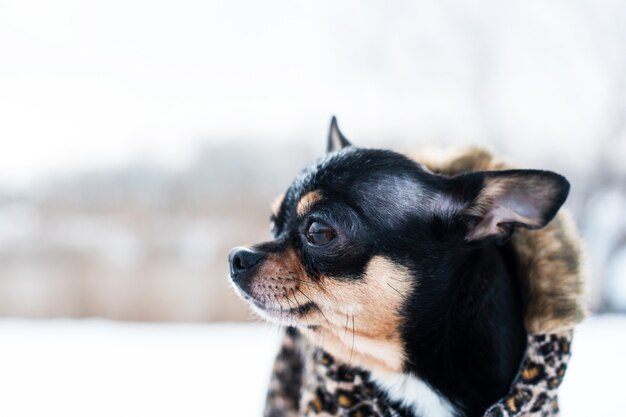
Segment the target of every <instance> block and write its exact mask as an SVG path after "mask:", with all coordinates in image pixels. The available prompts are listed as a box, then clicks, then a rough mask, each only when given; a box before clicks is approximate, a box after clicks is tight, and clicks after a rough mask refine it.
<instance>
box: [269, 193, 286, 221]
mask: <svg viewBox="0 0 626 417" xmlns="http://www.w3.org/2000/svg"><path fill="white" fill-rule="evenodd" d="M284 199H285V193H282V194H279V195H278V196H277V197H276V198H275V199H274V202H273V203H272V205H271V208H272V214H273V215H274V216H278V211H279V210H280V206H281V205H282V204H283V200H284Z"/></svg>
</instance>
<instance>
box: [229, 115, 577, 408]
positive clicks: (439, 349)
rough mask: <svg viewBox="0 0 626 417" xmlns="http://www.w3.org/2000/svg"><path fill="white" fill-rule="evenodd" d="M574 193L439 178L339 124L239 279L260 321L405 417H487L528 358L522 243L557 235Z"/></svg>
mask: <svg viewBox="0 0 626 417" xmlns="http://www.w3.org/2000/svg"><path fill="white" fill-rule="evenodd" d="M568 190H569V184H568V182H567V181H566V180H565V178H563V177H562V176H560V175H558V174H555V173H553V172H549V171H538V170H502V171H479V172H469V173H464V174H460V175H452V176H447V175H441V174H435V173H433V172H431V171H430V170H429V169H427V168H425V167H424V166H422V165H420V163H418V162H416V161H415V160H412V159H409V158H407V157H405V156H403V155H401V154H398V153H395V152H391V151H387V150H377V149H362V148H358V147H354V146H351V145H350V143H349V142H348V141H347V140H346V139H345V137H344V136H343V135H342V134H341V132H340V131H339V129H338V127H337V124H336V121H335V119H333V121H332V123H331V130H330V134H329V146H328V154H327V155H326V157H324V158H322V159H321V160H319V161H318V162H316V163H315V164H313V165H312V166H310V167H308V168H306V169H305V170H303V171H302V172H301V173H300V175H299V176H298V177H297V178H296V179H295V180H294V182H293V183H292V185H291V186H290V187H289V189H288V190H287V192H286V193H285V194H284V196H282V197H280V198H279V199H278V200H277V202H276V203H275V205H274V207H273V214H272V228H273V230H272V233H273V235H274V239H273V240H272V241H270V242H266V243H261V244H258V245H255V246H252V247H246V248H243V247H241V248H236V249H234V250H233V251H232V252H231V254H230V257H229V261H230V274H231V279H232V281H233V282H234V284H235V287H236V289H237V290H238V292H239V294H240V295H241V296H242V297H243V298H245V299H246V300H247V301H248V302H249V303H250V305H251V306H252V307H253V309H254V310H255V311H256V312H258V314H259V315H261V316H262V317H264V318H266V319H268V320H270V321H273V322H277V323H280V324H284V325H288V326H290V328H291V332H292V333H294V334H295V333H297V334H304V335H305V336H306V338H307V339H308V340H309V341H310V343H312V344H313V345H317V346H319V347H321V348H322V349H323V350H324V351H325V352H327V353H328V354H329V356H330V357H333V358H335V359H336V360H337V361H340V362H342V363H346V364H350V366H351V367H354V368H357V369H363V370H365V371H367V375H368V376H369V378H371V382H372V384H373V385H374V386H375V389H376V390H378V391H379V392H381V393H383V395H384V397H385V398H387V399H388V401H390V402H395V403H397V404H399V407H400V408H399V409H400V410H404V411H403V412H402V415H415V416H424V417H429V416H480V415H482V414H483V413H484V412H485V410H486V409H487V407H488V406H489V405H491V404H493V403H495V402H496V401H497V400H498V399H500V398H502V397H503V396H504V395H505V394H506V393H507V391H508V389H509V387H510V384H511V381H512V380H513V378H514V377H515V375H516V372H517V371H518V368H519V366H520V362H521V361H522V357H523V355H524V351H525V348H526V341H527V338H526V330H525V327H524V320H523V312H522V299H521V295H520V289H519V285H520V284H519V279H518V278H519V277H518V276H517V274H518V268H517V264H516V262H517V261H516V256H515V254H514V253H513V251H512V249H511V245H510V243H509V238H510V237H511V235H512V234H513V233H514V231H515V229H516V228H527V229H538V228H542V227H544V226H545V225H546V224H547V223H548V222H550V220H551V219H552V218H553V217H554V216H555V214H556V213H557V211H558V210H559V208H560V207H561V205H562V204H563V203H564V201H565V199H566V197H567V194H568ZM302 413H303V414H304V413H305V411H304V410H302Z"/></svg>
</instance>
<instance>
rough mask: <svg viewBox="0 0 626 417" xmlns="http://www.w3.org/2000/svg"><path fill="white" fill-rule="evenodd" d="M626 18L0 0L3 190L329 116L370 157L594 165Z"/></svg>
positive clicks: (516, 10)
mask: <svg viewBox="0 0 626 417" xmlns="http://www.w3.org/2000/svg"><path fill="white" fill-rule="evenodd" d="M472 6H474V7H472ZM624 21H626V3H625V2H623V1H620V0H606V1H595V0H594V1H591V0H588V1H578V2H575V3H573V2H570V1H565V0H562V1H556V2H550V3H548V4H546V3H545V2H543V1H538V0H535V1H523V2H505V3H503V2H501V1H495V0H494V1H487V2H482V5H481V6H480V7H478V6H477V5H475V4H473V3H468V2H462V1H450V0H448V1H434V0H433V1H425V2H415V1H397V2H384V1H378V2H377V1H360V0H351V1H341V2H337V1H315V2H313V1H294V0H269V1H262V2H260V1H252V0H231V1H170V2H162V1H161V2H159V1H147V0H125V1H110V0H107V1H97V0H81V1H71V0H57V1H54V2H50V1H45V0H42V1H31V0H15V1H6V0H0V144H1V150H0V186H1V185H4V186H7V185H8V186H16V185H22V184H28V183H29V182H30V181H33V180H39V179H41V178H45V177H46V176H49V175H58V174H59V173H61V174H62V173H66V172H73V171H76V170H79V169H84V168H88V167H102V166H104V167H106V166H116V165H120V164H125V163H127V162H128V161H136V160H149V161H156V162H159V163H163V164H166V165H174V166H176V165H180V164H182V163H184V162H185V161H186V160H187V159H188V158H189V157H190V154H191V153H192V152H193V151H194V149H196V146H197V144H198V143H200V142H203V141H227V140H244V141H260V140H277V141H298V140H302V141H313V140H319V141H321V140H323V137H324V136H325V134H326V133H325V131H326V128H327V123H328V120H329V117H330V115H331V114H337V115H338V116H339V118H340V123H341V124H342V126H343V127H344V130H345V131H346V133H347V134H348V135H349V136H351V137H352V139H353V141H354V142H357V143H359V144H363V145H367V146H379V147H384V146H386V145H387V144H389V143H391V142H393V141H394V140H395V141H397V142H399V143H400V144H401V145H406V146H410V145H412V144H414V143H418V142H420V143H421V142H427V141H428V142H434V143H450V142H455V143H469V142H480V143H488V144H496V146H497V147H499V148H503V150H504V151H506V152H508V153H510V154H513V156H514V157H516V158H519V159H521V160H522V161H534V160H535V159H537V158H539V159H541V157H542V156H544V155H555V154H558V155H560V157H561V158H563V159H566V160H570V161H571V162H572V163H577V164H582V165H584V164H585V160H588V159H589V158H590V157H593V155H595V154H596V153H597V152H598V143H599V142H601V141H602V140H603V138H605V137H607V135H610V134H615V132H613V130H614V129H615V127H614V125H615V118H616V117H618V116H616V114H618V113H619V111H620V108H619V104H620V103H621V104H626V102H624V100H623V98H624V94H623V92H624V90H626V88H625V87H626V78H625V76H624V74H626V65H625V62H626V60H625V59H624V58H625V56H624V54H625V53H624V51H626V30H625V29H624V24H623V22H624ZM622 110H623V108H622ZM612 129H613V130H612ZM618 134H622V135H623V132H622V133H618ZM623 142H626V140H624V141H623ZM574 145H575V146H574ZM624 152H625V154H626V149H624Z"/></svg>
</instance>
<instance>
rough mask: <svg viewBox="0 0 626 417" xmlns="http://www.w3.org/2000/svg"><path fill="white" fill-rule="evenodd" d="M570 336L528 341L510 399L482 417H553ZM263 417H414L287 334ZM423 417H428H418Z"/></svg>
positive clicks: (367, 381) (363, 375)
mask: <svg viewBox="0 0 626 417" xmlns="http://www.w3.org/2000/svg"><path fill="white" fill-rule="evenodd" d="M571 341H572V331H571V330H566V331H562V332H559V333H553V334H545V335H529V336H528V344H527V349H526V354H525V356H524V359H523V361H522V364H521V366H520V369H519V371H518V373H517V376H516V377H515V379H514V380H513V383H512V384H511V388H510V390H509V393H508V394H507V395H506V396H505V397H504V398H502V399H501V400H500V401H498V402H497V403H495V404H493V405H492V406H491V407H489V409H487V410H486V412H485V414H484V417H521V416H524V417H544V416H557V415H558V414H559V406H558V400H557V394H558V387H559V385H560V384H561V381H562V379H563V376H564V375H565V370H566V367H567V362H568V360H569V358H570V344H571ZM264 415H265V417H304V416H306V417H322V416H324V417H330V416H336V417H369V416H374V417H378V416H380V417H383V416H384V417H413V416H414V414H413V413H412V412H411V411H410V410H409V409H407V408H406V407H403V406H402V405H401V404H399V403H396V402H393V401H389V400H388V399H387V397H386V396H385V394H384V393H383V392H382V391H381V390H380V389H379V388H378V387H377V386H376V383H375V382H373V381H372V379H371V378H370V374H369V372H367V371H365V370H362V369H359V368H352V367H350V366H348V365H346V364H343V363H339V362H338V361H336V360H335V359H333V357H331V356H330V355H329V354H328V353H326V352H324V351H322V350H321V349H319V348H315V347H313V346H311V345H309V344H308V342H307V341H306V339H305V338H304V337H302V336H301V335H300V334H299V333H298V331H297V330H296V329H294V328H289V329H287V332H286V335H285V338H284V340H283V344H282V347H281V349H280V351H279V354H278V356H277V358H276V362H275V363H274V369H273V373H272V379H271V382H270V389H269V393H268V397H267V402H266V408H265V413H264ZM423 417H428V416H423Z"/></svg>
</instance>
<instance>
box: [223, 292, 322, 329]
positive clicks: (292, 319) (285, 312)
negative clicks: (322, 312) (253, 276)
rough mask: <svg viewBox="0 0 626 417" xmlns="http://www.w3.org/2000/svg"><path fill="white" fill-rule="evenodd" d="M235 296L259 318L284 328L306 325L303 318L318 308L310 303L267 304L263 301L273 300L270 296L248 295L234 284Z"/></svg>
mask: <svg viewBox="0 0 626 417" xmlns="http://www.w3.org/2000/svg"><path fill="white" fill-rule="evenodd" d="M233 287H235V290H236V291H237V294H239V296H240V297H241V298H243V299H244V300H245V301H246V302H247V303H248V304H249V305H250V307H251V308H252V310H253V311H254V312H255V313H256V314H257V315H259V316H260V317H261V318H263V319H265V320H267V321H270V322H273V323H276V324H280V325H285V326H299V325H303V322H304V324H305V325H306V319H305V317H306V316H307V315H308V314H309V313H310V312H311V311H313V310H314V309H317V308H318V307H317V306H316V305H315V304H314V303H312V302H309V303H305V304H302V305H294V302H293V301H292V302H285V305H281V304H279V303H278V302H277V301H275V302H268V301H264V299H266V298H267V299H272V298H275V296H273V295H272V294H267V295H265V294H264V295H256V294H251V293H248V292H247V291H244V290H243V289H241V288H240V287H239V286H238V285H236V284H234V285H233Z"/></svg>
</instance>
